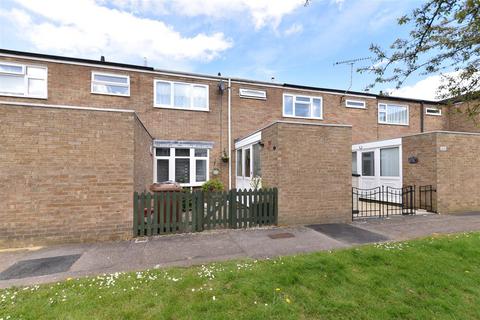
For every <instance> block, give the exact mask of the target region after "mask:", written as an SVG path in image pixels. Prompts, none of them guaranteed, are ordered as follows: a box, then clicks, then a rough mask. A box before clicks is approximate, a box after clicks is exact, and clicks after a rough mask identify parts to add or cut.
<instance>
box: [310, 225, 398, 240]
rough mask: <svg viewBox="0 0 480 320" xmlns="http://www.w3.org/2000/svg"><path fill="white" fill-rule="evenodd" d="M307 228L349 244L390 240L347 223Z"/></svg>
mask: <svg viewBox="0 0 480 320" xmlns="http://www.w3.org/2000/svg"><path fill="white" fill-rule="evenodd" d="M307 227H308V228H310V229H312V230H315V231H317V232H319V233H323V234H325V235H327V236H329V237H331V238H333V239H336V240H338V241H341V242H345V243H348V244H364V243H372V242H381V241H387V240H389V238H388V237H386V236H384V235H382V234H379V233H375V232H372V231H368V230H365V229H361V228H357V227H355V226H352V225H350V224H346V223H329V224H312V225H309V226H307Z"/></svg>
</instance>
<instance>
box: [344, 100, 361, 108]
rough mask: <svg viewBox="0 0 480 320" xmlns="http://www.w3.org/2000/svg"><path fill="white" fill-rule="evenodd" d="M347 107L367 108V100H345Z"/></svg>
mask: <svg viewBox="0 0 480 320" xmlns="http://www.w3.org/2000/svg"><path fill="white" fill-rule="evenodd" d="M345 107H347V108H355V109H366V105H365V101H360V100H345Z"/></svg>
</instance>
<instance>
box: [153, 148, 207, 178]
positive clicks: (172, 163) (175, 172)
mask: <svg viewBox="0 0 480 320" xmlns="http://www.w3.org/2000/svg"><path fill="white" fill-rule="evenodd" d="M208 155H209V150H208V149H206V148H184V147H159V148H155V162H154V171H155V182H157V183H158V182H165V181H175V182H178V183H180V184H181V185H184V186H200V185H202V184H203V183H204V182H205V181H207V180H208V162H209V161H208Z"/></svg>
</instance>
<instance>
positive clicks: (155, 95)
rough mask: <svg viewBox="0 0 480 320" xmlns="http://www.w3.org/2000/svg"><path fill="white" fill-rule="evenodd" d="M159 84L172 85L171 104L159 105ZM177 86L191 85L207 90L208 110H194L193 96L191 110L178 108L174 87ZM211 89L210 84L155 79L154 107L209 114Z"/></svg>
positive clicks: (191, 86) (191, 97)
mask: <svg viewBox="0 0 480 320" xmlns="http://www.w3.org/2000/svg"><path fill="white" fill-rule="evenodd" d="M158 82H164V83H169V84H170V104H168V105H166V104H159V103H157V83H158ZM175 84H181V85H189V86H190V88H193V87H203V88H205V89H206V90H207V106H206V108H198V107H197V108H194V107H193V95H191V96H190V108H185V107H178V106H175V105H174V100H175V97H174V90H175V89H174V86H175ZM209 96H210V88H209V86H208V84H200V83H190V82H181V81H168V80H162V79H154V80H153V106H154V107H155V108H163V109H176V110H186V111H204V112H209V111H210V97H209Z"/></svg>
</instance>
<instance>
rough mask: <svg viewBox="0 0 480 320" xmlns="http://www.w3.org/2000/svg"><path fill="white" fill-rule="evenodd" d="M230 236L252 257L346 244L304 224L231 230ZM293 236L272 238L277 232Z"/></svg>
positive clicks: (316, 249) (333, 247)
mask: <svg viewBox="0 0 480 320" xmlns="http://www.w3.org/2000/svg"><path fill="white" fill-rule="evenodd" d="M229 233H230V236H231V237H232V238H233V239H234V240H235V242H236V243H237V244H238V245H239V246H240V247H241V248H242V249H243V250H244V251H245V252H246V253H247V255H248V256H249V257H251V258H262V257H275V256H280V255H292V254H296V253H304V252H313V251H321V250H331V249H336V248H342V247H346V245H345V244H343V243H341V242H339V241H337V240H335V239H332V238H330V237H328V236H325V235H323V234H320V233H318V232H315V231H313V230H311V229H309V228H305V227H303V226H299V227H291V228H278V229H270V230H268V229H267V230H265V229H263V230H262V229H253V230H241V231H238V230H230V231H229ZM282 233H290V234H292V235H293V237H288V238H277V239H272V238H271V237H270V236H271V235H275V234H282Z"/></svg>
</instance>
